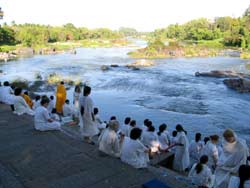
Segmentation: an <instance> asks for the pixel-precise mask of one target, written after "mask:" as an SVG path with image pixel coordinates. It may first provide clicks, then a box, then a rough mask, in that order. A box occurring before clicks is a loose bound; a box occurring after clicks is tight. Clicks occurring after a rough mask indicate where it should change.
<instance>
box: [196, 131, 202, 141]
mask: <svg viewBox="0 0 250 188" xmlns="http://www.w3.org/2000/svg"><path fill="white" fill-rule="evenodd" d="M200 140H201V133H196V134H195V142H199V141H200Z"/></svg>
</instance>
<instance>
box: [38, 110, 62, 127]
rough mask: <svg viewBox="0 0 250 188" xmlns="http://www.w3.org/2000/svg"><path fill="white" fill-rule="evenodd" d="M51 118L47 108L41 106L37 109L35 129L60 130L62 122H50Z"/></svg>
mask: <svg viewBox="0 0 250 188" xmlns="http://www.w3.org/2000/svg"><path fill="white" fill-rule="evenodd" d="M50 118H51V117H50V116H49V112H48V110H47V108H45V107H44V106H39V107H38V108H37V109H36V111H35V129H36V130H39V131H49V130H60V127H61V125H60V123H59V122H57V121H53V122H49V121H48V120H49V119H50Z"/></svg>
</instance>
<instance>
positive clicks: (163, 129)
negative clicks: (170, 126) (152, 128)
mask: <svg viewBox="0 0 250 188" xmlns="http://www.w3.org/2000/svg"><path fill="white" fill-rule="evenodd" d="M166 129H167V125H166V124H165V123H163V124H161V125H160V127H159V132H160V133H163V132H164V131H165V130H166Z"/></svg>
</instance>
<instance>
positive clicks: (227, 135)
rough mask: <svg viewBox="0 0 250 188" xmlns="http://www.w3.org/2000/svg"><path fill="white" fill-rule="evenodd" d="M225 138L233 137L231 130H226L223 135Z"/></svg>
mask: <svg viewBox="0 0 250 188" xmlns="http://www.w3.org/2000/svg"><path fill="white" fill-rule="evenodd" d="M223 136H224V137H225V138H229V137H234V131H233V130H232V129H226V130H225V131H224V133H223Z"/></svg>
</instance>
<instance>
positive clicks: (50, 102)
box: [47, 100, 55, 113]
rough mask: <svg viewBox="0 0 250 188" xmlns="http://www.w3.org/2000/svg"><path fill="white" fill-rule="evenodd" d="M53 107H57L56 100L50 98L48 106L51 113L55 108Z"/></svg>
mask: <svg viewBox="0 0 250 188" xmlns="http://www.w3.org/2000/svg"><path fill="white" fill-rule="evenodd" d="M53 108H55V101H54V100H50V101H49V105H48V107H47V109H48V111H49V113H51V111H52V110H53Z"/></svg>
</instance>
